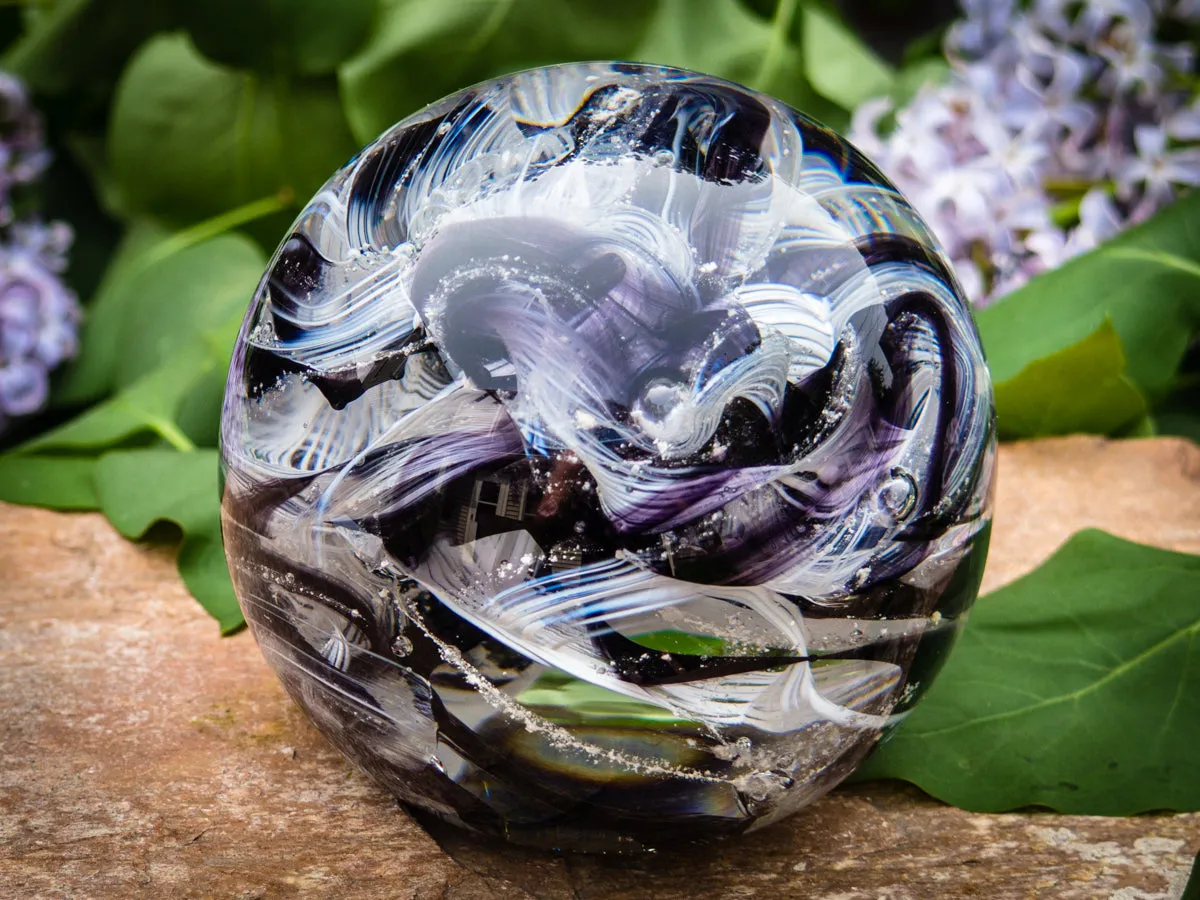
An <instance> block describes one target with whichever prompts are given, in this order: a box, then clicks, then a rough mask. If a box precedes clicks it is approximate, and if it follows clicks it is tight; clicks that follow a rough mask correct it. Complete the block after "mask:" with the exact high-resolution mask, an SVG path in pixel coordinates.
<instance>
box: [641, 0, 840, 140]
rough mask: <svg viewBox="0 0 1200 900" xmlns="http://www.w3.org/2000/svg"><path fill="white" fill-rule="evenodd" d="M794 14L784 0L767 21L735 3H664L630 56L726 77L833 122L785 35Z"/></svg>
mask: <svg viewBox="0 0 1200 900" xmlns="http://www.w3.org/2000/svg"><path fill="white" fill-rule="evenodd" d="M794 12H795V3H794V2H790V0H784V2H781V3H780V4H779V5H778V7H777V9H776V19H775V20H774V21H773V22H768V21H767V20H765V19H762V18H759V17H758V16H757V15H755V14H754V13H752V12H751V11H750V10H748V9H747V8H746V7H745V6H743V5H742V3H740V2H739V0H700V2H693V0H662V2H661V3H659V7H658V12H657V14H656V15H655V17H654V19H653V21H652V22H651V23H650V27H649V28H648V29H647V31H646V35H645V38H644V39H643V40H642V42H641V43H640V44H639V45H638V46H637V48H636V49H635V50H634V51H633V57H632V58H633V59H635V60H637V61H639V62H650V63H659V64H662V65H668V66H678V67H679V68H681V69H692V70H694V71H696V72H704V73H706V74H708V75H717V76H719V77H721V78H728V79H729V80H730V81H736V82H738V83H739V84H745V85H747V86H749V87H753V88H755V89H756V90H761V91H765V92H767V93H769V94H772V95H774V96H776V97H778V98H779V99H780V100H783V101H784V102H785V103H790V104H791V105H792V106H794V107H796V108H797V109H799V110H801V111H802V112H806V113H808V114H809V115H812V116H816V117H817V118H821V119H823V120H826V121H828V120H831V119H835V118H837V115H838V114H837V112H836V111H835V110H832V109H831V108H830V106H829V104H828V103H825V102H824V101H822V100H821V99H820V98H819V97H817V95H816V94H814V93H813V91H812V89H811V88H810V87H809V85H808V82H807V81H805V78H804V70H803V66H802V65H801V57H800V53H799V51H798V50H797V49H796V47H795V46H794V45H793V44H792V42H791V40H790V37H789V34H790V32H791V25H792V23H791V21H790V19H791V18H792V16H793V14H794Z"/></svg>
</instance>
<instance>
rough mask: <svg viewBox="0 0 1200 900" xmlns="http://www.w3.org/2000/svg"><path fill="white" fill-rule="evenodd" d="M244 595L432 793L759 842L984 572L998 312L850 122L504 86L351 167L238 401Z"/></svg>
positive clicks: (237, 358) (306, 229)
mask: <svg viewBox="0 0 1200 900" xmlns="http://www.w3.org/2000/svg"><path fill="white" fill-rule="evenodd" d="M222 455H223V465H224V478H225V480H224V527H225V542H226V548H227V552H228V557H229V563H230V567H231V571H232V573H233V577H234V582H235V585H236V588H237V592H238V596H239V598H240V600H241V604H242V607H243V609H244V611H245V614H246V618H247V619H248V620H249V623H250V626H251V628H252V630H253V632H254V634H255V636H256V637H257V640H258V643H259V645H260V646H261V648H262V651H263V653H264V654H265V655H266V658H267V659H268V660H269V661H270V663H271V665H272V666H273V667H274V669H275V671H276V672H277V673H278V675H279V677H280V678H281V680H282V681H283V683H284V685H285V686H286V687H287V690H288V691H289V692H290V693H291V695H292V696H293V697H294V698H295V699H296V701H297V702H298V703H299V704H300V705H301V706H303V707H304V709H305V710H307V711H308V713H309V714H310V715H311V717H312V719H313V720H314V721H315V723H316V725H317V727H318V728H319V729H320V730H321V731H322V732H323V733H324V734H325V735H326V736H327V737H328V738H329V739H330V740H331V741H332V742H333V743H334V744H336V745H337V746H338V747H339V748H340V749H341V750H342V751H344V752H345V753H346V755H347V756H349V757H350V758H351V759H352V760H353V761H355V762H356V763H357V764H358V765H359V766H361V767H362V768H363V769H365V770H366V771H367V772H368V773H370V774H371V775H372V776H374V777H375V778H376V779H378V780H379V781H380V782H381V783H382V784H384V785H385V786H386V787H387V788H388V789H390V790H391V791H392V792H394V793H395V795H396V796H397V797H399V798H400V799H401V800H402V801H404V802H405V803H406V804H408V805H410V806H411V807H414V808H416V809H418V810H424V811H426V812H428V813H432V814H434V815H436V816H438V817H441V818H443V819H446V820H449V821H451V822H454V823H457V824H460V825H463V826H466V827H468V828H470V829H474V830H476V831H479V832H484V833H488V834H494V835H501V836H504V837H507V838H509V839H512V840H517V841H521V842H525V843H530V844H536V845H544V846H553V847H569V848H577V849H592V850H609V849H621V848H642V847H653V846H661V845H662V844H663V842H678V841H680V840H690V839H696V838H703V837H707V836H712V835H719V834H728V833H737V832H741V831H744V830H746V829H748V828H752V827H757V826H761V825H763V824H765V823H768V822H771V821H774V820H776V819H778V818H780V817H781V816H783V815H785V814H787V813H789V812H791V811H792V810H795V809H797V808H799V807H800V806H802V805H804V804H806V803H808V802H810V801H812V800H813V799H815V798H816V797H818V796H820V795H821V794H822V793H824V792H825V791H827V790H829V789H830V788H831V787H832V786H833V785H835V784H836V783H837V782H838V781H839V780H841V779H842V778H843V777H845V775H847V774H848V773H849V772H850V771H851V769H853V768H854V766H855V765H856V764H857V763H858V762H859V761H860V760H861V759H862V758H863V757H864V755H865V754H866V753H867V752H868V751H869V750H870V749H871V748H872V746H873V745H874V744H875V743H876V742H877V740H878V739H879V736H880V735H881V733H883V731H884V730H885V729H886V728H887V727H888V726H889V724H890V723H893V722H895V721H896V720H897V717H898V716H900V715H901V714H902V713H903V712H904V711H905V710H907V709H908V708H910V707H911V706H912V704H913V703H914V702H915V701H916V700H917V698H918V697H919V695H920V694H921V692H922V690H923V689H924V688H925V686H926V685H928V683H929V681H930V679H931V678H932V677H933V676H934V674H935V673H936V670H937V669H938V667H939V665H940V663H941V662H942V660H943V658H944V656H945V654H946V653H947V651H948V649H949V647H950V645H951V643H952V641H953V637H954V635H955V634H956V631H957V629H958V627H959V625H960V623H961V621H962V614H963V613H964V611H965V610H966V608H967V607H968V605H969V604H970V603H971V601H972V600H973V599H974V596H975V594H976V591H977V589H978V584H979V579H980V575H981V571H982V567H983V560H984V556H985V554H986V548H987V536H988V529H989V521H990V500H989V497H990V487H991V482H992V471H993V461H994V428H993V412H992V398H991V387H990V382H989V378H988V373H987V370H986V368H985V366H984V361H983V356H982V352H981V349H980V344H979V338H978V336H977V334H976V331H975V328H974V326H973V324H972V320H971V316H970V313H969V311H968V308H967V306H966V304H965V302H964V300H963V297H962V294H961V292H960V291H959V289H958V287H957V285H956V283H955V280H954V277H953V275H952V274H951V272H950V269H949V266H948V264H947V262H946V259H945V257H944V256H943V255H942V253H941V251H940V250H939V248H938V245H937V242H936V241H935V239H934V238H933V236H932V235H931V234H930V232H929V230H928V228H927V227H926V226H925V224H924V223H923V222H922V221H921V219H920V218H919V217H918V216H917V215H916V213H915V212H914V211H913V209H912V207H911V206H909V204H908V203H907V202H906V201H905V199H904V198H903V197H902V196H900V194H899V193H897V191H896V189H895V188H894V187H892V186H891V185H890V184H889V183H888V181H887V179H886V178H884V177H883V176H882V175H881V174H880V173H879V171H878V170H877V169H875V167H874V166H872V165H871V163H870V162H869V161H868V160H866V159H865V158H864V157H863V156H862V155H861V154H860V153H859V152H858V151H856V150H855V149H854V148H853V147H852V146H850V145H849V144H848V143H847V142H846V141H845V140H843V139H842V138H841V137H839V136H838V135H836V134H834V133H833V132H831V131H829V130H828V129H826V128H823V127H821V126H820V125H818V124H817V123H815V122H813V121H812V120H810V119H807V118H805V117H804V116H802V115H801V114H799V113H797V112H796V111H794V110H792V109H790V108H788V107H787V106H785V105H784V104H783V103H780V102H779V101H777V100H775V99H772V98H771V97H767V96H764V95H762V94H758V93H755V92H753V91H750V90H747V89H746V88H743V87H739V86H737V85H735V84H731V83H729V82H726V81H722V80H720V79H717V78H710V77H706V76H703V75H698V74H694V73H689V72H683V71H679V70H675V69H666V68H658V67H648V66H640V65H624V64H615V63H614V64H590V65H566V66H556V67H551V68H545V69H538V70H534V71H529V72H523V73H520V74H517V75H513V76H510V77H506V78H499V79H496V80H493V81H489V82H486V83H483V84H480V85H477V86H475V87H473V88H469V89H467V90H464V91H462V92H460V93H458V94H455V95H453V96H451V97H448V98H446V99H445V100H442V101H441V102H439V103H436V104H434V105H432V106H430V107H428V108H426V109H424V110H422V111H421V112H419V113H417V114H415V115H413V116H411V117H410V118H408V119H406V120H404V121H403V122H401V123H400V124H398V125H396V126H395V127H394V128H392V129H391V130H389V131H388V132H386V133H385V134H384V135H383V136H382V137H380V138H379V139H378V140H377V141H376V142H374V143H373V144H371V145H370V146H368V147H367V148H366V149H364V150H363V151H362V152H361V153H360V154H359V155H358V156H357V157H356V158H354V159H353V160H351V161H350V163H349V164H348V165H347V166H345V167H344V168H343V169H342V170H341V171H339V172H337V173H336V174H335V175H334V176H333V178H332V179H330V181H329V182H328V183H327V184H326V185H325V187H324V188H322V190H321V191H320V193H318V194H317V195H316V197H314V198H313V200H312V201H311V203H309V205H308V206H307V208H306V209H305V210H304V212H303V214H302V215H301V216H300V218H299V219H298V220H297V221H296V224H295V226H294V228H293V229H292V232H291V233H290V234H289V235H288V236H287V238H286V239H285V240H284V242H283V244H282V245H281V246H280V247H279V250H278V252H277V253H276V254H275V257H274V259H273V260H272V262H271V264H270V268H269V270H268V272H267V274H266V276H265V277H264V279H263V281H262V284H261V287H260V288H259V290H258V293H257V294H256V296H255V298H254V301H253V304H252V306H251V308H250V311H249V313H248V315H247V318H246V322H245V325H244V328H243V330H242V333H241V336H240V338H239V341H238V344H237V348H236V352H235V355H234V360H233V365H232V369H231V372H230V377H229V384H228V391H227V396H226V402H225V409H224V418H223V424H222Z"/></svg>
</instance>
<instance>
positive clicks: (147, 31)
mask: <svg viewBox="0 0 1200 900" xmlns="http://www.w3.org/2000/svg"><path fill="white" fill-rule="evenodd" d="M171 17H172V13H171V10H170V5H169V4H165V3H160V2H150V3H136V4H131V3H129V2H128V0H59V2H56V3H54V4H53V5H51V6H50V7H49V9H48V11H47V12H46V13H45V14H44V15H40V16H37V17H36V18H34V19H33V21H32V25H31V27H29V28H28V29H27V30H26V32H25V33H24V34H23V35H22V36H21V38H20V40H18V41H17V42H16V43H15V44H13V45H12V46H11V47H10V48H9V49H8V51H7V52H6V53H5V54H4V60H3V68H4V69H5V70H7V71H9V72H12V73H14V74H15V75H18V76H19V77H20V78H21V79H22V80H23V81H25V82H26V83H27V84H28V85H29V86H30V87H32V88H33V89H34V90H35V91H37V92H38V93H41V94H60V93H64V92H66V91H72V92H73V93H74V94H76V95H79V94H82V95H92V96H97V97H99V96H106V95H107V93H108V91H110V90H111V88H112V84H113V82H114V81H115V80H116V78H117V76H118V75H119V74H120V72H121V68H122V66H123V65H124V64H125V61H126V59H128V58H129V55H130V54H131V53H132V52H133V51H134V50H135V49H136V48H137V46H138V45H139V44H141V43H142V41H144V40H145V39H146V37H148V36H149V35H151V34H153V33H154V32H155V31H158V30H160V29H163V28H167V27H169V26H170V22H171Z"/></svg>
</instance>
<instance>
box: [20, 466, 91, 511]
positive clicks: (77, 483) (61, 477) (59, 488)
mask: <svg viewBox="0 0 1200 900" xmlns="http://www.w3.org/2000/svg"><path fill="white" fill-rule="evenodd" d="M95 468H96V460H95V459H93V458H91V457H74V456H66V457H62V456H60V457H52V458H49V459H46V458H42V457H37V456H28V457H27V456H0V500H3V501H4V502H6V503H18V504H21V505H22V506H45V507H48V508H49V509H70V510H81V509H99V507H100V501H99V500H98V499H97V497H96V488H95V485H94V484H93V483H92V475H93V472H94V471H95Z"/></svg>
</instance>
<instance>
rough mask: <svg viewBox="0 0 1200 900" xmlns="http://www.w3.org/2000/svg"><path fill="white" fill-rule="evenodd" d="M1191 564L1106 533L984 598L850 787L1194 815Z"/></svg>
mask: <svg viewBox="0 0 1200 900" xmlns="http://www.w3.org/2000/svg"><path fill="white" fill-rule="evenodd" d="M1198 584H1200V556H1189V555H1186V554H1182V553H1172V552H1169V551H1166V550H1158V549H1155V548H1152V547H1146V546H1142V545H1140V544H1133V543H1130V542H1128V541H1124V540H1121V539H1119V538H1116V537H1113V536H1112V535H1109V534H1105V533H1104V532H1101V531H1082V532H1079V533H1078V534H1076V535H1075V536H1074V537H1072V538H1071V539H1070V540H1069V541H1068V542H1067V543H1066V544H1065V545H1064V546H1063V547H1062V548H1061V549H1060V550H1059V551H1058V552H1057V553H1056V554H1055V555H1054V556H1053V557H1051V559H1050V560H1049V561H1048V562H1047V563H1046V564H1045V565H1043V566H1042V567H1041V568H1039V569H1037V570H1036V571H1034V572H1032V573H1031V574H1029V575H1026V576H1025V577H1024V578H1021V579H1019V580H1017V581H1015V582H1013V583H1012V584H1009V585H1007V586H1006V587H1004V588H1001V589H1000V590H999V591H996V592H995V593H993V594H990V595H988V596H987V597H984V598H982V599H981V600H980V601H979V602H978V603H977V604H976V607H975V610H974V612H973V613H972V615H971V621H970V624H969V625H968V627H967V629H966V632H965V633H964V634H963V636H962V639H961V640H960V642H959V644H958V647H957V648H956V649H955V651H954V654H953V655H952V656H951V657H950V660H949V662H948V663H947V664H946V667H945V669H944V670H943V671H942V674H941V676H940V677H939V680H938V681H937V682H936V683H935V684H934V686H933V687H932V688H931V689H930V691H929V694H928V696H926V698H925V699H924V700H923V701H922V703H921V704H919V705H918V706H917V707H916V709H915V710H914V711H913V712H912V713H911V715H910V716H909V718H908V719H907V721H905V722H904V723H903V724H902V725H901V726H900V728H899V730H898V731H897V732H896V733H895V735H894V736H893V737H892V738H891V740H890V741H888V742H887V743H885V744H884V745H883V746H881V747H880V749H879V751H878V752H877V753H876V754H875V755H874V756H873V757H872V758H871V759H870V760H868V762H867V763H866V764H865V766H864V767H863V768H862V769H861V770H860V773H859V776H858V777H859V778H900V779H903V780H905V781H911V782H913V783H915V784H917V785H918V786H920V787H921V788H922V789H923V790H925V791H927V792H928V793H930V794H932V795H933V796H935V797H937V798H939V799H941V800H945V801H946V802H948V803H952V804H954V805H955V806H960V807H963V808H965V809H971V810H978V811H1000V810H1007V809H1014V808H1017V807H1021V806H1031V805H1037V806H1047V807H1050V808H1051V809H1056V810H1059V811H1061V812H1067V813H1079V814H1088V815H1132V814H1134V813H1139V812H1143V811H1146V810H1154V809H1174V810H1196V809H1200V754H1197V752H1196V748H1197V746H1200V593H1198V592H1197V589H1196V586H1197V585H1198Z"/></svg>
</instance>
